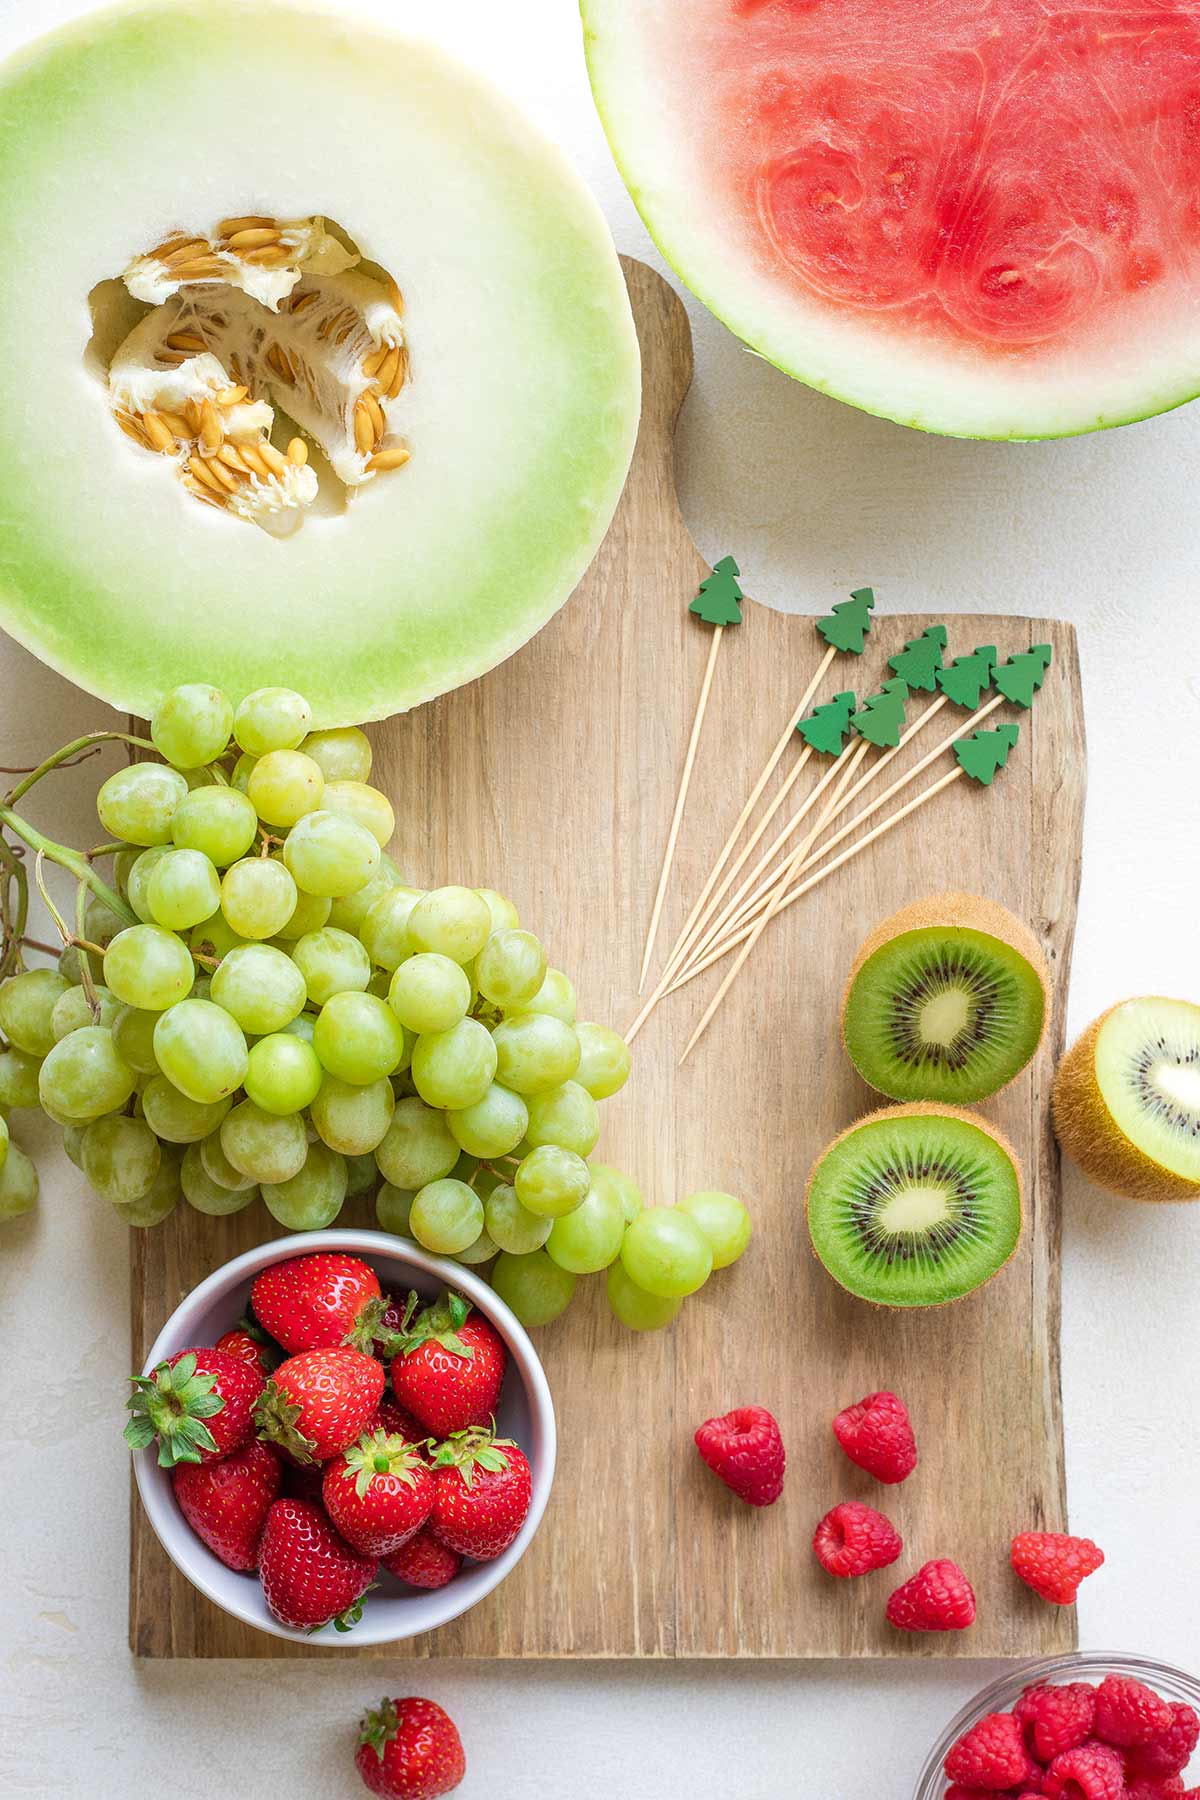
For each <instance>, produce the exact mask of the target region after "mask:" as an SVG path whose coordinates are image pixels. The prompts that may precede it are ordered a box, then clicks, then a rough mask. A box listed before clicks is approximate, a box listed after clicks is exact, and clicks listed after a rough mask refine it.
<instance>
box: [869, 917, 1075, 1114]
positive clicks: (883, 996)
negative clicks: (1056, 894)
mask: <svg viewBox="0 0 1200 1800" xmlns="http://www.w3.org/2000/svg"><path fill="white" fill-rule="evenodd" d="M1045 1009H1046V993H1045V989H1044V988H1043V986H1042V982H1041V978H1040V977H1039V975H1038V973H1037V971H1036V969H1034V968H1033V966H1032V965H1031V964H1030V963H1029V962H1028V961H1027V960H1026V958H1025V957H1023V956H1022V955H1021V954H1020V952H1019V951H1017V950H1014V949H1013V948H1012V946H1011V944H1006V943H1005V942H1004V940H1003V939H1002V938H997V937H992V936H991V935H990V934H989V933H987V932H983V931H970V930H966V929H963V928H961V927H956V926H926V927H922V928H921V929H920V930H918V931H904V932H901V933H900V935H899V936H898V937H894V938H890V939H889V940H888V942H887V943H886V944H882V945H881V946H880V947H879V949H878V950H876V951H875V953H874V955H872V956H869V957H868V958H867V960H866V962H865V963H864V964H863V966H862V968H861V969H860V970H859V971H858V974H857V975H856V976H855V978H854V983H853V986H852V987H851V990H850V993H849V996H848V998H847V1001H846V1010H845V1016H844V1019H843V1031H844V1033H845V1038H846V1049H847V1050H848V1051H849V1053H850V1057H851V1060H852V1061H853V1063H854V1065H855V1067H856V1068H857V1070H858V1072H859V1074H860V1075H862V1077H863V1079H864V1080H865V1081H869V1082H870V1084H871V1086H872V1087H874V1088H878V1089H879V1091H880V1092H881V1093H883V1094H888V1095H890V1096H891V1098H892V1099H894V1100H943V1101H946V1102H949V1103H950V1104H952V1105H954V1104H960V1105H961V1104H964V1103H968V1102H970V1101H972V1100H982V1099H984V1098H986V1096H987V1095H988V1094H994V1093H995V1092H996V1091H997V1089H998V1088H1002V1087H1003V1086H1004V1085H1005V1083H1006V1082H1009V1081H1011V1080H1012V1078H1013V1076H1014V1075H1016V1074H1018V1073H1019V1072H1020V1070H1021V1069H1023V1068H1024V1066H1025V1064H1026V1063H1027V1062H1028V1061H1029V1059H1030V1057H1031V1056H1032V1055H1033V1053H1034V1051H1035V1050H1036V1049H1037V1046H1038V1042H1039V1040H1040V1038H1041V1035H1042V1021H1043V1018H1044V1015H1045Z"/></svg>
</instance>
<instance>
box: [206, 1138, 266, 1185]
mask: <svg viewBox="0 0 1200 1800" xmlns="http://www.w3.org/2000/svg"><path fill="white" fill-rule="evenodd" d="M200 1161H201V1163H202V1164H203V1167H204V1173H205V1174H206V1175H207V1176H208V1179H209V1180H210V1181H215V1182H216V1184H217V1186H218V1187H221V1188H226V1189H228V1191H229V1192H230V1193H231V1194H244V1193H245V1191H246V1189H247V1188H252V1187H254V1186H255V1185H256V1184H255V1182H254V1181H253V1180H252V1179H251V1177H250V1176H249V1175H243V1174H242V1171H241V1170H240V1169H235V1168H234V1166H233V1164H232V1163H231V1162H230V1160H229V1158H228V1157H227V1156H226V1154H225V1150H224V1146H223V1145H222V1143H221V1133H220V1130H219V1129H218V1130H217V1131H214V1132H213V1133H212V1134H211V1135H210V1136H209V1137H206V1138H203V1139H202V1140H201V1143H200Z"/></svg>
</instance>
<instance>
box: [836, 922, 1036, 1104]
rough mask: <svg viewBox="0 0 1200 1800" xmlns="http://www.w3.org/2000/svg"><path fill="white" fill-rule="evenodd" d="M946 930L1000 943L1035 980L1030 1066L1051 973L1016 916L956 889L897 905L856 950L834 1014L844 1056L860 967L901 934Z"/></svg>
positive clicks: (848, 1050) (1026, 929)
mask: <svg viewBox="0 0 1200 1800" xmlns="http://www.w3.org/2000/svg"><path fill="white" fill-rule="evenodd" d="M945 929H949V930H955V929H957V930H959V931H979V932H982V933H983V934H984V935H985V936H987V937H994V938H999V939H1000V942H1001V943H1002V944H1007V945H1008V947H1009V949H1010V950H1015V951H1016V952H1017V955H1018V956H1023V957H1024V958H1025V961H1026V962H1027V963H1028V964H1029V966H1030V968H1031V969H1032V970H1033V972H1034V974H1035V975H1036V976H1037V977H1038V979H1039V980H1040V982H1041V984H1042V991H1043V993H1044V994H1045V1003H1044V1004H1043V1007H1042V1030H1041V1035H1040V1036H1039V1038H1038V1041H1037V1044H1036V1046H1035V1048H1034V1051H1033V1056H1031V1057H1030V1059H1029V1062H1032V1061H1033V1058H1034V1057H1035V1056H1036V1055H1037V1054H1038V1051H1039V1050H1040V1049H1041V1047H1042V1045H1043V1044H1044V1043H1045V1041H1046V1033H1047V1031H1048V1030H1049V1028H1050V1015H1051V1013H1052V1012H1053V1010H1054V981H1053V978H1052V976H1051V974H1050V966H1049V964H1048V963H1047V961H1046V958H1045V957H1044V955H1043V954H1042V947H1041V945H1040V944H1039V943H1038V941H1037V939H1036V938H1035V937H1034V935H1033V933H1032V931H1030V929H1029V927H1028V925H1025V924H1023V923H1022V921H1021V920H1020V919H1018V918H1017V916H1016V914H1015V913H1010V912H1009V910H1008V908H1007V907H1006V906H1001V905H1000V902H999V901H998V900H987V899H985V898H984V896H983V895H982V894H964V893H961V892H959V891H957V890H955V891H952V892H950V893H946V894H932V895H931V896H930V897H929V899H928V900H913V901H910V903H909V904H908V905H907V906H902V907H901V908H900V911H899V912H894V913H892V914H891V915H890V917H888V918H886V919H883V920H881V922H880V923H879V924H878V925H877V926H876V927H875V929H874V931H873V932H872V933H871V935H870V937H869V938H868V939H867V940H866V942H865V943H864V944H863V946H862V948H861V949H860V950H859V953H858V955H857V956H856V957H855V959H854V966H853V968H852V969H851V970H850V974H849V975H848V977H847V979H846V985H845V987H844V988H843V989H842V1004H841V1009H840V1011H839V1013H838V1028H839V1030H840V1031H841V1034H842V1048H843V1049H844V1050H845V1052H846V1055H847V1056H850V1048H849V1045H848V1044H847V1043H846V1008H847V1006H848V1005H849V1004H850V994H851V990H852V989H853V987H854V983H855V982H856V981H857V980H858V977H859V975H860V973H861V971H862V968H863V964H864V963H866V962H867V961H868V960H869V959H870V958H871V957H872V956H874V954H875V952H876V951H877V950H882V949H883V946H884V945H885V944H890V943H891V941H892V939H893V938H897V937H901V936H902V935H903V934H904V933H905V932H906V931H929V930H934V931H937V930H945ZM850 1061H851V1062H854V1058H853V1057H852V1056H850ZM854 1066H855V1068H856V1069H858V1064H857V1063H854ZM1028 1066H1029V1064H1028V1063H1026V1064H1024V1065H1023V1067H1024V1068H1028ZM858 1072H859V1074H860V1075H862V1076H863V1080H864V1081H869V1078H868V1077H867V1076H866V1075H863V1072H862V1070H861V1069H858ZM1022 1072H1023V1071H1022V1069H1018V1070H1017V1073H1016V1075H1013V1076H1012V1077H1011V1079H1012V1080H1013V1081H1015V1080H1016V1079H1017V1075H1020V1074H1021V1073H1022ZM869 1085H870V1086H872V1087H873V1086H874V1083H873V1082H869ZM1007 1086H1008V1082H1002V1083H1001V1088H1003V1087H1007ZM1001 1088H995V1089H993V1092H994V1093H999V1092H1000V1091H1001ZM985 1098H990V1096H985ZM987 1129H989V1130H990V1129H991V1127H990V1126H989V1127H988V1128H987Z"/></svg>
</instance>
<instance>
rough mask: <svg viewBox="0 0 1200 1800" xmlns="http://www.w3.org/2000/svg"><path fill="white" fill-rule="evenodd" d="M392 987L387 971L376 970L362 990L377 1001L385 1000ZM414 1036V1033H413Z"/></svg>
mask: <svg viewBox="0 0 1200 1800" xmlns="http://www.w3.org/2000/svg"><path fill="white" fill-rule="evenodd" d="M391 985H392V977H391V975H390V973H389V972H388V970H387V969H376V970H375V972H374V973H373V975H372V976H371V979H370V981H368V983H367V985H366V987H365V988H364V989H363V992H364V993H367V994H374V996H375V998H376V999H377V1000H386V999H387V997H388V989H389V988H390V987H391ZM414 1035H415V1033H414Z"/></svg>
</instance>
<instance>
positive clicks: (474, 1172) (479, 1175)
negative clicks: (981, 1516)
mask: <svg viewBox="0 0 1200 1800" xmlns="http://www.w3.org/2000/svg"><path fill="white" fill-rule="evenodd" d="M450 1173H451V1174H452V1175H453V1176H454V1177H455V1179H456V1180H458V1181H465V1182H466V1184H467V1186H468V1187H473V1188H474V1189H475V1192H476V1193H477V1194H478V1195H479V1198H480V1199H481V1200H486V1199H487V1197H488V1195H489V1194H490V1193H491V1192H492V1190H493V1188H498V1187H499V1186H500V1182H501V1177H500V1176H499V1175H497V1174H496V1172H495V1170H494V1169H489V1168H486V1167H485V1166H484V1164H483V1163H481V1162H480V1160H479V1158H478V1157H477V1156H468V1155H467V1153H466V1151H465V1150H464V1151H463V1153H462V1155H461V1156H460V1157H459V1159H458V1161H457V1162H456V1163H455V1165H454V1167H453V1169H452V1170H451V1171H450Z"/></svg>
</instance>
